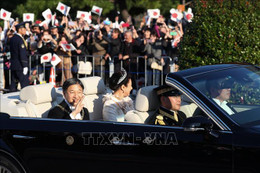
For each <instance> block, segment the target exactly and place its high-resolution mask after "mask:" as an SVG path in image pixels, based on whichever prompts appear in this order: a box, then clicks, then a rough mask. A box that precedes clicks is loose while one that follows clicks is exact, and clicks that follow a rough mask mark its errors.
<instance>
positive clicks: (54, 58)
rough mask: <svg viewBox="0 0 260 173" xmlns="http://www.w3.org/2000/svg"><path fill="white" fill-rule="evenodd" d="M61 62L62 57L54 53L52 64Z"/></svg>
mask: <svg viewBox="0 0 260 173" xmlns="http://www.w3.org/2000/svg"><path fill="white" fill-rule="evenodd" d="M60 62H61V59H60V57H58V55H56V54H55V53H54V54H53V55H52V58H51V64H52V66H53V67H55V66H56V65H57V64H59V63H60Z"/></svg>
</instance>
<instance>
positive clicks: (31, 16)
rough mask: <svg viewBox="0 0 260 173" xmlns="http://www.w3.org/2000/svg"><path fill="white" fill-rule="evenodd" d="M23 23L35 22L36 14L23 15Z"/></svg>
mask: <svg viewBox="0 0 260 173" xmlns="http://www.w3.org/2000/svg"><path fill="white" fill-rule="evenodd" d="M23 21H24V22H30V21H31V22H34V14H33V13H23Z"/></svg>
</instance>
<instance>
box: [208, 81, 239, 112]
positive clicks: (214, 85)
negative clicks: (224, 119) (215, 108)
mask: <svg viewBox="0 0 260 173" xmlns="http://www.w3.org/2000/svg"><path fill="white" fill-rule="evenodd" d="M233 83H234V81H233V79H231V77H230V76H227V77H225V78H219V79H211V80H209V81H207V84H206V88H207V90H208V92H209V94H210V97H211V98H212V99H213V100H214V101H215V102H216V103H217V104H218V105H219V106H220V107H221V108H222V109H224V110H225V111H226V112H227V113H228V114H229V115H232V114H234V111H233V110H232V109H231V108H230V107H229V106H228V102H227V100H228V99H229V98H230V95H231V87H232V85H233Z"/></svg>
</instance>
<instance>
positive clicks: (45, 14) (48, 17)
mask: <svg viewBox="0 0 260 173" xmlns="http://www.w3.org/2000/svg"><path fill="white" fill-rule="evenodd" d="M42 16H43V17H44V19H45V20H51V17H52V13H51V10H50V9H49V8H48V9H46V10H45V11H44V12H42Z"/></svg>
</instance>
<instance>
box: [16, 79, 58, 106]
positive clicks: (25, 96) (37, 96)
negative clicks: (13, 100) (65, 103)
mask: <svg viewBox="0 0 260 173" xmlns="http://www.w3.org/2000/svg"><path fill="white" fill-rule="evenodd" d="M56 97H57V93H56V90H55V88H54V87H53V85H52V84H41V85H30V86H27V87H24V88H23V89H22V90H21V92H20V99H21V100H22V101H27V100H30V101H31V102H32V103H33V104H40V103H45V102H52V101H54V100H56Z"/></svg>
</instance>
